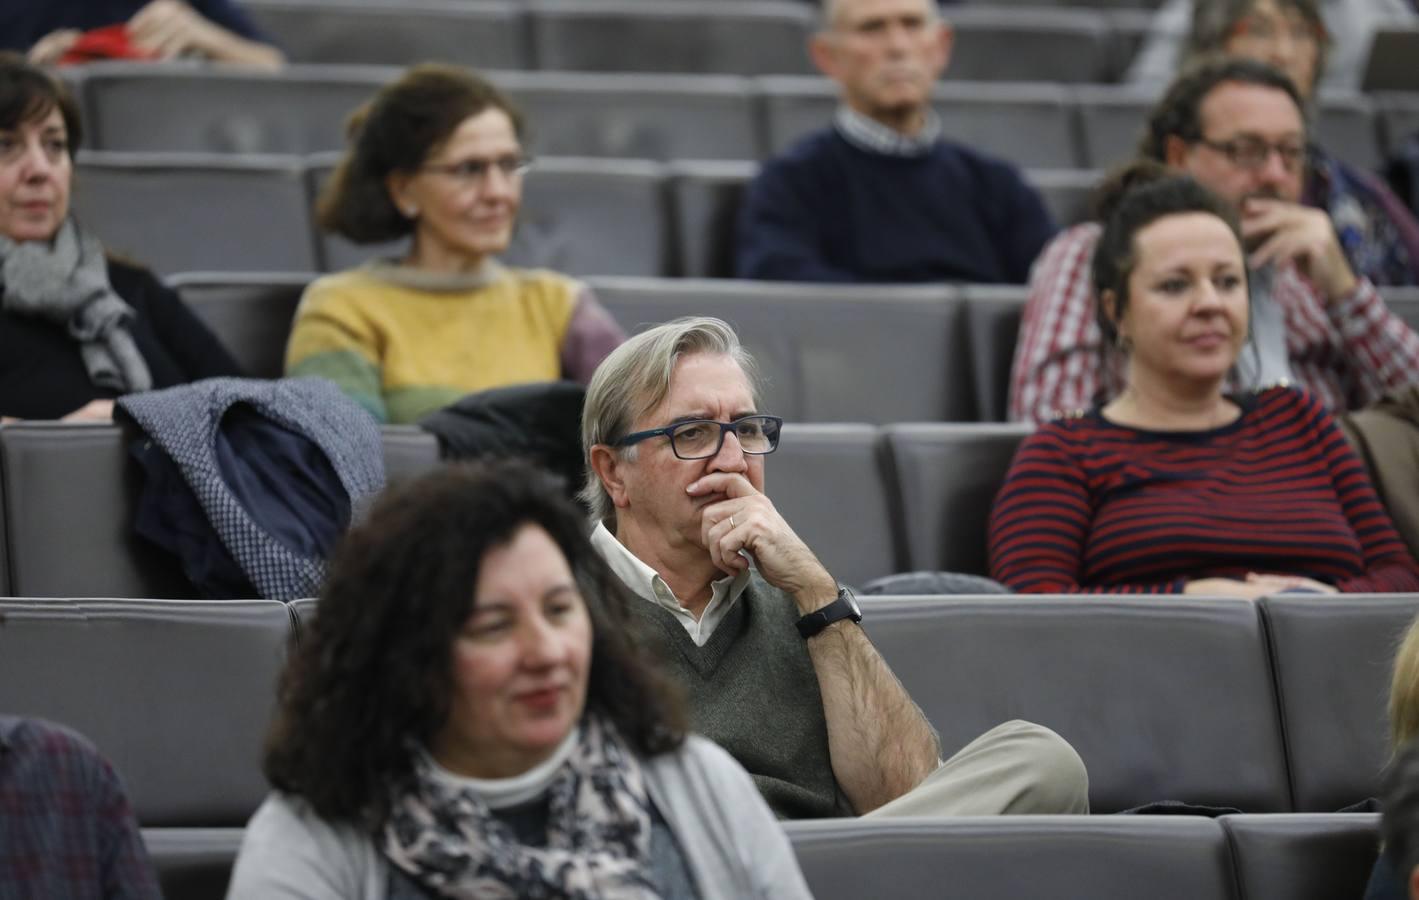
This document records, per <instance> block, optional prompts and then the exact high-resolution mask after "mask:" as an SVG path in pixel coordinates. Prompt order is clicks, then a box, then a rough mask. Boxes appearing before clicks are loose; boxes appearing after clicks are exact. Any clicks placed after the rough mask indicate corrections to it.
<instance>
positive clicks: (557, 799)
mask: <svg viewBox="0 0 1419 900" xmlns="http://www.w3.org/2000/svg"><path fill="white" fill-rule="evenodd" d="M628 602H633V601H630V600H628V599H627V595H626V589H625V588H624V586H622V584H621V583H620V581H619V580H618V579H617V578H616V577H615V576H614V575H613V574H612V573H611V572H610V570H609V569H608V568H607V567H606V565H605V563H604V562H603V561H602V560H601V557H600V556H599V555H598V554H597V553H596V552H595V551H594V550H593V549H592V546H591V544H590V542H589V540H588V539H587V537H586V523H585V520H584V518H583V517H582V515H581V514H580V513H579V512H578V511H577V510H576V509H575V508H574V507H572V506H571V505H569V504H568V503H567V502H566V501H565V500H564V499H562V497H561V496H560V493H559V490H558V488H557V486H556V484H555V483H553V482H552V481H551V480H550V479H549V478H547V477H546V476H544V475H542V474H540V473H538V472H536V471H535V470H533V469H531V468H529V467H527V466H525V465H523V464H519V463H502V464H499V465H496V466H486V467H484V466H479V467H449V468H446V469H443V470H440V471H438V472H436V473H434V474H431V475H429V476H427V477H425V478H423V479H421V480H419V481H417V482H414V483H413V484H410V485H407V486H404V487H403V488H400V489H396V490H394V491H391V492H390V493H389V494H387V495H386V496H385V497H384V498H383V499H382V500H381V501H380V502H379V503H378V504H376V506H375V507H374V509H373V511H372V512H371V514H370V516H369V518H368V519H367V520H366V521H365V522H364V523H362V524H361V525H358V526H356V527H355V528H353V529H352V530H351V531H350V533H349V534H348V535H347V536H346V538H345V540H344V542H343V543H342V545H341V547H340V548H339V550H338V551H337V553H336V554H335V557H334V559H333V560H332V564H331V568H330V575H329V579H328V581H327V584H326V587H325V590H324V591H323V592H322V594H321V597H320V601H319V605H318V607H317V614H316V616H315V621H314V623H313V624H312V625H311V626H310V627H309V628H308V629H306V631H305V632H304V633H303V635H302V636H301V639H300V641H299V645H298V646H296V647H294V648H293V651H292V655H291V658H290V660H289V661H288V663H287V666H286V670H285V673H284V675H283V677H282V681H281V686H280V696H279V709H278V712H277V714H276V719H275V722H274V724H273V726H272V729H271V733H270V735H269V737H268V743H267V749H266V758H265V772H266V775H267V778H268V779H269V780H270V781H271V783H272V785H273V786H274V787H275V789H276V790H275V792H274V793H273V794H272V795H271V796H270V797H269V798H267V800H266V802H265V803H264V804H263V805H262V807H261V809H259V810H258V811H257V813H256V815H255V816H254V817H253V818H252V820H251V823H250V824H249V826H248V828H247V831H246V837H245V840H244V843H243V845H242V850H241V855H240V857H239V858H238V860H237V864H236V869H235V871H234V873H233V877H232V885H231V892H230V894H229V896H230V897H234V898H244V897H260V898H263V900H264V898H271V897H283V898H294V897H302V898H336V897H341V898H345V897H358V898H371V900H373V898H401V897H475V896H476V897H567V898H583V897H585V898H591V897H627V898H630V897H666V898H677V897H687V898H688V897H709V896H735V897H767V896H770V895H772V896H775V897H781V896H782V897H807V896H808V890H807V887H806V885H805V884H804V882H803V876H802V874H801V873H800V871H799V869H798V865H797V862H796V860H795V859H794V856H793V852H792V849H791V848H790V846H789V844H788V841H787V839H786V838H785V837H784V835H783V833H782V831H780V830H779V828H778V826H777V824H776V823H775V821H774V819H773V816H772V814H771V813H770V812H769V810H768V807H767V806H766V805H765V804H764V802H763V800H762V799H761V798H760V796H759V793H758V791H757V789H756V788H755V787H754V784H753V782H752V781H751V780H750V778H749V777H748V775H747V774H746V773H745V772H744V770H743V769H741V768H740V767H739V765H738V764H737V763H735V762H734V761H733V760H732V759H731V758H730V757H729V755H728V754H726V753H725V752H724V751H723V750H720V749H719V748H718V747H716V746H715V745H714V744H712V743H710V742H708V741H705V740H704V739H702V738H698V737H695V736H692V735H686V733H685V730H684V724H683V712H682V709H681V705H680V700H679V698H678V697H677V696H675V695H674V694H673V693H671V692H670V690H669V688H668V686H667V684H666V682H664V681H662V679H661V677H660V676H659V675H658V673H656V672H655V671H654V670H652V669H651V668H650V667H649V666H648V665H647V662H646V660H645V658H644V657H643V656H642V653H641V651H640V650H639V648H638V647H637V645H636V642H635V640H634V635H633V634H632V632H631V627H632V626H631V625H630V619H629V618H628V613H627V610H626V604H627V603H628Z"/></svg>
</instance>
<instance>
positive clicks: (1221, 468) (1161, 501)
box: [990, 387, 1419, 593]
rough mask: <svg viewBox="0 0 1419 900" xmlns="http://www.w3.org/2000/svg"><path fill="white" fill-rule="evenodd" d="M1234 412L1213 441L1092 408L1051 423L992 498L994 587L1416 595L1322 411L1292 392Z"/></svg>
mask: <svg viewBox="0 0 1419 900" xmlns="http://www.w3.org/2000/svg"><path fill="white" fill-rule="evenodd" d="M1237 402H1238V403H1239V404H1240V405H1241V407H1242V414H1241V416H1240V417H1239V418H1238V419H1237V420H1236V421H1234V422H1232V423H1231V424H1229V425H1225V426H1223V427H1221V428H1216V429H1212V430H1209V431H1193V432H1157V431H1145V430H1142V429H1138V428H1130V427H1127V426H1123V425H1117V424H1114V423H1112V422H1109V421H1108V420H1106V419H1105V418H1104V417H1103V416H1102V415H1100V414H1099V412H1098V411H1097V410H1095V411H1093V412H1090V413H1086V414H1084V415H1081V416H1078V417H1075V418H1067V419H1059V420H1056V421H1054V422H1050V423H1049V424H1047V425H1042V426H1041V427H1040V428H1039V429H1038V430H1037V431H1035V432H1034V433H1033V434H1031V435H1030V436H1029V437H1027V438H1026V439H1025V441H1024V443H1022V444H1021V445H1020V449H1019V451H1018V452H1017V453H1016V454H1015V459H1014V461H1013V462H1012V463H1011V465H1010V472H1009V474H1008V475H1007V476H1006V478H1005V483H1004V484H1003V485H1002V486H1001V488H1000V493H999V494H997V495H996V498H995V508H994V509H993V510H992V511H991V517H990V570H991V572H990V573H991V576H992V577H994V578H995V579H996V580H997V581H1001V582H1003V583H1005V584H1006V585H1009V586H1010V588H1011V589H1012V590H1015V591H1019V592H1021V593H1074V592H1110V593H1176V592H1180V591H1181V590H1182V589H1183V587H1184V585H1186V583H1187V582H1188V581H1190V580H1192V579H1196V578H1209V577H1220V578H1238V579H1241V578H1245V577H1246V574H1247V573H1248V572H1263V573H1271V574H1281V575H1303V576H1306V577H1308V578H1314V579H1316V580H1317V581H1323V582H1326V583H1328V584H1332V585H1335V587H1336V588H1338V589H1339V590H1341V591H1349V592H1364V591H1419V563H1416V562H1415V560H1414V558H1413V557H1412V556H1410V554H1409V551H1408V549H1407V548H1406V547H1405V545H1404V543H1403V542H1402V541H1401V540H1400V538H1399V535H1398V533H1397V532H1396V531H1395V529H1394V524H1393V523H1392V522H1391V521H1390V519H1389V515H1388V514H1387V513H1386V512H1385V509H1384V507H1383V506H1382V505H1381V503H1380V501H1379V498H1378V497H1377V496H1376V494H1375V490H1374V487H1373V486H1372V485H1371V484H1370V478H1369V475H1368V473H1367V472H1366V471H1365V466H1364V463H1362V462H1361V461H1360V459H1359V458H1358V457H1357V456H1356V455H1355V454H1354V452H1352V451H1351V449H1350V447H1349V445H1348V444H1347V443H1346V442H1345V437H1344V436H1343V435H1342V434H1341V433H1340V429H1339V428H1337V427H1336V425H1335V421H1334V420H1333V419H1332V418H1331V417H1330V414H1329V413H1328V412H1326V410H1325V408H1324V407H1323V406H1322V405H1321V404H1320V403H1319V402H1317V401H1316V400H1315V398H1313V397H1312V396H1310V395H1309V394H1306V393H1303V392H1301V391H1299V390H1297V389H1295V388H1287V387H1276V388H1269V389H1267V390H1264V391H1261V392H1259V393H1257V394H1253V395H1248V396H1245V397H1241V398H1238V401H1237Z"/></svg>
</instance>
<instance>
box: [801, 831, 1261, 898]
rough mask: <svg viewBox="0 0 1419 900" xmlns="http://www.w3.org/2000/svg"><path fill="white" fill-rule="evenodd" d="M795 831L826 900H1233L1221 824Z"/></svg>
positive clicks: (804, 863)
mask: <svg viewBox="0 0 1419 900" xmlns="http://www.w3.org/2000/svg"><path fill="white" fill-rule="evenodd" d="M784 830H785V831H787V832H788V836H789V838H790V839H791V840H792V841H793V849H794V852H795V853H797V855H798V862H799V864H800V866H801V867H802V868H803V874H804V875H805V876H806V877H807V879H808V886H809V887H810V888H811V889H812V891H813V896H815V897H817V898H818V900H858V898H862V897H968V898H970V900H1020V898H1024V897H1030V898H1035V897H1050V898H1053V900H1138V898H1142V897H1147V898H1149V900H1201V898H1208V900H1229V898H1232V897H1233V896H1234V894H1233V875H1232V867H1231V860H1230V857H1229V854H1228V848H1227V840H1226V836H1225V835H1224V834H1223V833H1222V828H1221V826H1220V825H1218V824H1217V823H1216V822H1215V821H1212V820H1210V819H1198V818H1187V817H1177V818H1169V817H1144V816H1127V817H1116V818H1107V817H1102V816H1091V817H1089V816H1002V817H999V818H958V819H916V820H908V819H898V820H880V821H878V820H830V821H812V822H786V823H784Z"/></svg>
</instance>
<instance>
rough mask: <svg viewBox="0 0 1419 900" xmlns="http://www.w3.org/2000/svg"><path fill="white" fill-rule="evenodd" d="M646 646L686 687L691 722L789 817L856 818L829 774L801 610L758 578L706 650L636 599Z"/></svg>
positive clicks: (666, 616) (820, 707)
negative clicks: (799, 624)
mask: <svg viewBox="0 0 1419 900" xmlns="http://www.w3.org/2000/svg"><path fill="white" fill-rule="evenodd" d="M631 609H632V611H633V612H634V613H635V615H636V618H637V619H639V620H640V621H641V623H642V624H643V625H644V626H645V627H643V628H642V629H641V630H642V632H643V633H644V639H645V640H646V642H647V645H648V646H650V647H651V648H652V649H653V652H655V653H656V655H657V656H658V657H659V658H660V659H661V660H662V662H663V663H664V665H665V667H666V669H667V670H668V671H669V672H670V674H671V677H672V678H674V679H675V680H676V681H677V682H679V683H680V685H681V686H682V687H683V688H684V690H685V694H686V699H687V701H688V702H689V707H690V724H691V727H692V728H693V729H694V730H695V731H697V732H699V733H700V734H703V735H704V736H705V737H707V738H709V739H710V740H712V741H714V742H715V743H717V744H719V745H720V746H721V747H723V748H724V749H725V750H728V751H729V755H730V756H733V757H734V758H735V759H736V760H738V761H739V764H740V765H742V766H743V767H744V768H745V769H747V770H748V772H749V774H750V775H752V776H753V778H754V783H755V784H756V785H758V788H759V792H760V793H761V794H763V795H764V799H765V800H767V801H768V804H769V806H770V807H771V808H772V809H773V811H774V812H775V813H776V814H777V815H778V816H779V817H780V818H785V819H810V818H830V817H835V816H848V815H852V808H851V806H850V805H849V803H848V801H847V798H846V797H844V796H843V794H842V791H841V790H839V788H838V783H837V780H836V779H834V778H833V768H832V761H831V759H830V757H829V755H828V723H827V720H826V719H825V718H824V715H823V697H822V694H821V693H820V692H819V690H818V677H817V675H816V674H815V673H814V671H813V662H812V660H811V659H810V658H809V656H808V648H807V646H805V644H804V642H803V638H801V637H800V636H799V634H798V631H797V630H796V629H795V628H794V627H793V625H794V622H795V621H796V620H797V619H798V615H799V614H798V608H797V607H796V606H794V604H793V601H792V599H791V598H789V597H788V596H787V595H786V594H784V593H783V592H782V591H779V590H778V589H776V588H774V587H771V586H770V585H769V584H767V583H766V582H764V581H763V580H762V579H761V578H759V577H758V576H757V575H754V576H753V577H752V580H751V581H750V582H749V586H748V587H747V588H745V590H744V593H743V594H741V595H740V597H739V601H738V602H737V603H735V604H734V607H733V608H732V609H731V610H730V611H729V613H728V614H727V615H726V616H725V618H724V620H723V621H721V622H720V623H719V626H718V627H717V628H715V630H714V634H712V635H710V639H709V640H708V641H706V642H705V645H704V646H703V647H697V646H695V642H694V641H693V640H691V639H690V635H689V634H687V633H686V631H685V627H684V626H683V625H681V624H680V623H679V622H678V621H676V619H675V617H674V616H673V615H671V614H670V613H669V612H668V611H666V610H664V609H662V608H661V607H659V606H657V605H656V604H654V603H650V602H648V601H645V602H638V603H632V604H631Z"/></svg>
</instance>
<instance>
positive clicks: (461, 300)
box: [286, 262, 624, 423]
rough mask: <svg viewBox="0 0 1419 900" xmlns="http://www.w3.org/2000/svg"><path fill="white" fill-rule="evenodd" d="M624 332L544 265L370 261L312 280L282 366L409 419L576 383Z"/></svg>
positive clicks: (378, 411)
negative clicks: (468, 400)
mask: <svg viewBox="0 0 1419 900" xmlns="http://www.w3.org/2000/svg"><path fill="white" fill-rule="evenodd" d="M622 340H624V334H623V333H622V332H621V329H620V328H619V327H618V326H617V325H616V323H615V321H614V320H613V319H612V318H611V317H610V315H609V314H608V313H607V312H606V311H605V310H604V309H603V308H602V307H601V305H600V304H599V303H597V302H596V299H595V298H594V297H593V296H592V295H591V292H590V291H589V290H588V289H587V288H586V287H585V286H584V285H582V284H580V283H579V282H576V281H574V280H572V279H570V278H567V277H566V276H563V275H558V274H556V273H554V272H544V271H535V270H522V269H509V268H504V267H502V266H500V265H497V264H496V263H491V262H490V263H489V264H487V265H486V266H485V267H484V269H483V270H482V271H481V272H479V273H477V274H476V275H472V276H443V275H435V274H431V273H425V272H420V271H418V270H414V269H409V268H406V267H403V266H397V265H393V264H390V263H383V262H376V263H371V264H367V265H365V266H361V267H360V268H357V269H353V270H350V271H347V272H341V273H338V274H334V275H327V276H325V277H323V278H320V279H317V280H316V281H314V282H312V283H311V285H310V286H309V287H308V288H307V289H306V293H305V296H304V297H302V298H301V303H300V307H299V308H298V309H297V311H296V319H295V324H294V325H293V327H292V330H291V338H290V343H289V344H288V345H287V348H286V374H287V375H292V376H295V375H318V376H321V377H324V378H328V379H330V380H331V381H334V382H335V383H336V384H338V385H339V386H340V388H341V389H342V390H344V391H345V393H347V394H349V395H350V396H351V397H352V398H354V399H355V400H356V401H357V402H358V403H360V404H361V405H362V406H364V407H365V408H366V409H367V410H369V411H370V413H371V414H372V415H373V416H374V417H375V419H376V420H378V421H380V422H391V423H408V422H414V421H416V420H417V419H419V418H420V417H422V416H424V415H426V414H427V413H430V412H433V411H434V410H437V409H439V408H441V407H444V406H447V405H449V404H450V403H453V402H455V401H456V400H458V399H459V398H461V397H463V396H464V395H465V394H470V393H473V392H475V391H481V390H486V389H487V388H493V387H501V386H504V385H511V384H523V383H527V382H538V381H555V380H557V379H559V378H563V377H566V378H571V379H574V380H577V381H581V382H583V383H584V382H586V381H587V380H589V379H590V378H591V373H592V372H593V371H595V369H596V365H597V364H598V363H600V362H601V360H602V359H603V358H604V357H605V356H606V354H607V353H609V352H611V350H612V349H613V348H615V347H616V346H617V345H618V344H620V342H621V341H622Z"/></svg>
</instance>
